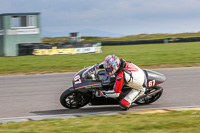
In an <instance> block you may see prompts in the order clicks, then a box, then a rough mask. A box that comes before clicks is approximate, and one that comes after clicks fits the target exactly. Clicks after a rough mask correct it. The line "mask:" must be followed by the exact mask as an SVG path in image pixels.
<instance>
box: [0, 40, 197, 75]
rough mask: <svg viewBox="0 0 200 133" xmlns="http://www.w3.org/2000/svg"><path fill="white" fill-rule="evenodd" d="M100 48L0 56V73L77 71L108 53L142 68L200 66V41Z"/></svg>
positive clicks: (100, 59) (97, 61) (101, 58)
mask: <svg viewBox="0 0 200 133" xmlns="http://www.w3.org/2000/svg"><path fill="white" fill-rule="evenodd" d="M102 49H103V53H99V54H77V55H54V56H19V57H0V62H1V63H0V74H1V75H6V74H16V73H17V74H18V73H20V74H33V73H51V72H69V71H78V70H80V69H82V68H83V67H84V66H89V65H93V64H95V63H99V62H102V61H103V60H104V58H105V57H106V56H107V55H109V54H116V55H117V56H118V57H121V58H124V59H125V60H127V61H131V62H133V63H134V64H136V65H139V66H142V68H149V66H153V68H159V67H161V66H162V67H165V66H166V67H175V66H176V65H177V66H179V67H187V66H193V65H196V66H200V65H199V63H200V53H199V51H200V42H193V43H167V44H148V45H125V46H103V47H102ZM174 64H175V65H174Z"/></svg>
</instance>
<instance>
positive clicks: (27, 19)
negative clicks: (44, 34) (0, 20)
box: [11, 15, 36, 28]
mask: <svg viewBox="0 0 200 133" xmlns="http://www.w3.org/2000/svg"><path fill="white" fill-rule="evenodd" d="M11 19H12V27H13V28H17V27H35V26H36V17H35V16H34V15H30V16H29V15H28V16H12V18H11Z"/></svg>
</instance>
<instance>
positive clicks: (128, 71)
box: [106, 59, 146, 109]
mask: <svg viewBox="0 0 200 133" xmlns="http://www.w3.org/2000/svg"><path fill="white" fill-rule="evenodd" d="M121 62H125V66H124V67H123V68H122V70H120V72H119V73H118V74H117V77H116V81H115V85H114V93H112V92H109V91H108V92H106V95H107V96H108V97H113V98H114V97H118V96H119V94H120V93H121V89H122V87H123V85H124V84H126V86H129V87H131V88H133V89H132V90H131V91H130V92H129V93H128V94H127V95H126V96H125V97H124V98H123V99H121V100H120V106H121V107H122V108H124V109H126V108H129V107H130V106H131V103H132V102H134V100H136V99H137V98H138V97H139V96H141V95H143V94H144V92H145V89H146V88H145V87H143V84H144V82H145V80H146V78H145V73H144V72H143V70H142V69H140V68H139V67H138V66H136V65H134V64H133V63H130V62H126V61H125V60H123V59H121Z"/></svg>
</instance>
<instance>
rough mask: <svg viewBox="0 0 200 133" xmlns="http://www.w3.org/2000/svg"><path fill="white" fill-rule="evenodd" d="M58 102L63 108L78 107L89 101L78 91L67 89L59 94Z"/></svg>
mask: <svg viewBox="0 0 200 133" xmlns="http://www.w3.org/2000/svg"><path fill="white" fill-rule="evenodd" d="M60 103H61V105H62V106H63V107H65V108H69V109H78V108H81V107H83V106H85V105H86V104H88V103H89V101H88V100H87V99H85V98H84V96H83V95H82V94H81V93H80V92H78V91H74V90H70V89H67V90H66V91H64V92H63V93H62V95H61V96H60Z"/></svg>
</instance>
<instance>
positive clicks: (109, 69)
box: [105, 67, 113, 73]
mask: <svg viewBox="0 0 200 133" xmlns="http://www.w3.org/2000/svg"><path fill="white" fill-rule="evenodd" d="M105 70H106V72H107V73H111V72H112V71H113V68H112V67H109V68H105Z"/></svg>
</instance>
